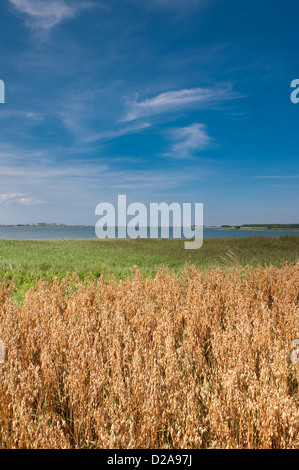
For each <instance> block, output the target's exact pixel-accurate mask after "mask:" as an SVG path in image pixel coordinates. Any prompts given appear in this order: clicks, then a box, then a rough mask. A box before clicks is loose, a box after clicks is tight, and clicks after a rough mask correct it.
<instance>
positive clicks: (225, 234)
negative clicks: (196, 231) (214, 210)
mask: <svg viewBox="0 0 299 470" xmlns="http://www.w3.org/2000/svg"><path fill="white" fill-rule="evenodd" d="M170 232H171V231H170ZM287 234H289V235H290V234H295V235H299V231H296V230H259V231H255V230H220V229H216V228H211V229H204V238H240V237H248V236H257V235H264V236H273V237H278V236H280V235H287ZM1 238H5V239H9V240H45V239H51V238H78V239H88V238H97V237H96V234H95V228H94V226H90V227H0V239H1ZM170 238H172V236H171V233H170Z"/></svg>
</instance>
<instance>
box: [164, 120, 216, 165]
mask: <svg viewBox="0 0 299 470" xmlns="http://www.w3.org/2000/svg"><path fill="white" fill-rule="evenodd" d="M171 140H172V141H174V144H173V146H172V148H171V150H170V151H169V152H167V153H164V154H163V156H165V157H173V158H191V157H192V156H193V154H194V153H195V152H199V151H202V150H205V149H206V148H208V147H209V146H210V145H211V142H212V139H211V137H210V136H209V135H208V133H207V130H206V126H205V125H204V124H201V123H194V124H191V125H190V126H187V127H179V128H176V129H173V130H172V131H171Z"/></svg>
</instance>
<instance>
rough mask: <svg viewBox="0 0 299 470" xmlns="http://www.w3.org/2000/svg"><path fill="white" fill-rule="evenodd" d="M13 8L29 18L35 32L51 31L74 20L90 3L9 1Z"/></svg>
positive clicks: (37, 0) (52, 0) (41, 0)
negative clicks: (66, 21)
mask: <svg viewBox="0 0 299 470" xmlns="http://www.w3.org/2000/svg"><path fill="white" fill-rule="evenodd" d="M9 2H10V4H11V5H12V6H13V8H14V9H15V10H16V11H17V12H18V13H20V14H23V15H25V16H26V17H27V21H28V24H29V26H30V27H31V28H32V29H34V30H42V31H49V30H51V29H52V28H53V27H54V26H56V25H57V24H58V23H61V22H62V21H65V20H68V19H71V18H74V17H75V16H76V15H77V14H78V13H79V12H80V11H81V10H83V9H86V8H89V7H90V6H92V5H93V4H92V3H90V2H72V3H71V2H68V1H66V0H48V1H45V0H9Z"/></svg>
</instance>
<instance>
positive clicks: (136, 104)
mask: <svg viewBox="0 0 299 470" xmlns="http://www.w3.org/2000/svg"><path fill="white" fill-rule="evenodd" d="M236 97H237V95H236V94H235V93H234V92H233V91H232V89H231V86H230V85H227V86H223V87H215V88H199V87H198V88H187V89H183V90H177V91H167V92H165V93H161V94H159V95H157V96H155V97H153V98H147V99H145V100H143V101H138V95H137V94H136V95H135V97H134V98H133V99H131V98H128V97H127V98H125V99H124V101H125V105H126V107H127V113H126V115H125V117H124V118H123V119H122V121H133V120H135V119H140V118H143V117H147V116H151V115H155V114H161V113H166V112H171V111H175V110H177V109H182V108H185V107H187V106H189V107H190V106H196V107H210V106H212V105H215V104H217V103H220V102H222V101H224V100H228V99H231V98H236Z"/></svg>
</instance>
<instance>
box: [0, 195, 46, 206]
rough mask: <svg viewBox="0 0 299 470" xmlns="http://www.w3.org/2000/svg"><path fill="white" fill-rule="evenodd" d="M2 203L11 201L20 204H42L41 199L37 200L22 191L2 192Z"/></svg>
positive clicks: (0, 200)
mask: <svg viewBox="0 0 299 470" xmlns="http://www.w3.org/2000/svg"><path fill="white" fill-rule="evenodd" d="M4 203H13V204H21V205H23V206H34V205H36V204H42V201H39V200H38V199H36V198H35V197H33V196H30V195H28V194H23V193H2V194H0V204H4Z"/></svg>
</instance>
